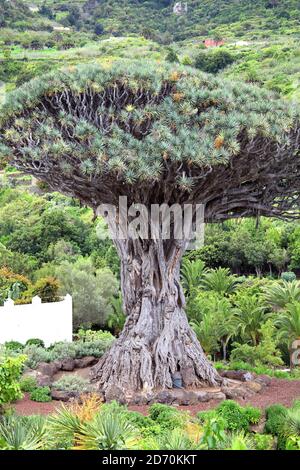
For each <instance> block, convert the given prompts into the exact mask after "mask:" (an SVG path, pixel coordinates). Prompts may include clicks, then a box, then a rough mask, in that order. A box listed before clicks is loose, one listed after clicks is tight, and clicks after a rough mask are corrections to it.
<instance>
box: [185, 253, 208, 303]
mask: <svg viewBox="0 0 300 470" xmlns="http://www.w3.org/2000/svg"><path fill="white" fill-rule="evenodd" d="M207 271H208V270H207V269H206V268H205V264H204V262H203V261H202V260H201V259H197V260H196V261H190V260H189V259H187V258H184V259H183V261H182V265H181V282H182V287H183V289H184V293H185V295H186V296H190V295H191V293H192V292H193V291H194V290H195V289H197V287H199V285H200V283H201V281H202V279H203V275H204V274H205V273H207Z"/></svg>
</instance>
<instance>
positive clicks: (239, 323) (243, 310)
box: [234, 292, 269, 346]
mask: <svg viewBox="0 0 300 470" xmlns="http://www.w3.org/2000/svg"><path fill="white" fill-rule="evenodd" d="M268 317H269V316H268V315H267V314H266V307H265V306H264V304H263V301H262V299H261V298H260V297H259V296H258V295H249V294H246V293H244V292H243V293H242V294H241V295H239V296H237V298H236V300H235V308H234V322H235V327H236V335H240V337H241V339H243V340H245V341H250V343H251V344H252V345H253V346H257V344H258V343H259V339H260V331H259V330H260V328H261V325H262V324H263V323H265V321H266V320H267V319H268Z"/></svg>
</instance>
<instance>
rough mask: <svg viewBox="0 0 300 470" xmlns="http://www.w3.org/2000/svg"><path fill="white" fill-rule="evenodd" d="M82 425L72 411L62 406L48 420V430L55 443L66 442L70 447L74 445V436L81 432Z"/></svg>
mask: <svg viewBox="0 0 300 470" xmlns="http://www.w3.org/2000/svg"><path fill="white" fill-rule="evenodd" d="M82 424H83V422H82V420H81V419H80V418H79V417H78V416H77V415H76V414H75V413H74V412H73V411H72V409H71V408H67V407H66V406H64V405H63V406H62V407H61V408H60V409H59V410H58V411H57V413H56V414H55V415H54V416H51V417H50V418H49V420H48V428H49V431H50V434H51V435H52V436H53V437H54V440H55V442H67V441H68V442H70V444H71V445H73V444H74V443H75V435H78V434H79V433H80V432H81V427H82Z"/></svg>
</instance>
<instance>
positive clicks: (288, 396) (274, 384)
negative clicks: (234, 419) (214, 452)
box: [14, 379, 300, 416]
mask: <svg viewBox="0 0 300 470" xmlns="http://www.w3.org/2000/svg"><path fill="white" fill-rule="evenodd" d="M296 399H300V380H284V379H272V381H271V384H270V386H269V387H267V388H266V389H265V390H264V391H263V392H262V393H258V394H256V395H254V396H253V397H251V398H249V399H246V400H238V401H239V403H240V404H241V405H244V406H245V405H252V406H256V407H258V408H261V409H264V408H266V407H268V406H270V405H272V404H274V403H281V404H282V405H285V406H291V405H292V403H293V401H294V400H296ZM217 404H218V401H216V400H214V401H209V402H207V403H199V405H193V406H178V409H181V410H184V411H190V412H191V413H192V414H196V413H198V411H203V410H208V409H210V408H214V407H215V406H216V405H217ZM14 406H15V409H16V412H17V414H19V415H23V416H27V415H32V414H42V415H48V414H51V413H54V412H55V410H56V409H57V408H59V406H61V403H60V402H57V401H53V402H50V403H36V402H33V401H31V400H30V399H29V396H28V394H25V397H24V398H23V400H20V401H18V402H17V403H15V405H14ZM129 409H130V410H133V411H139V412H140V413H142V414H144V415H147V414H148V409H149V406H129Z"/></svg>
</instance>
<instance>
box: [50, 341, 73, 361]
mask: <svg viewBox="0 0 300 470" xmlns="http://www.w3.org/2000/svg"><path fill="white" fill-rule="evenodd" d="M51 354H52V357H53V360H56V359H69V358H70V359H74V358H75V357H76V344H75V343H67V342H59V343H55V344H54V345H53V346H52V348H51Z"/></svg>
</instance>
